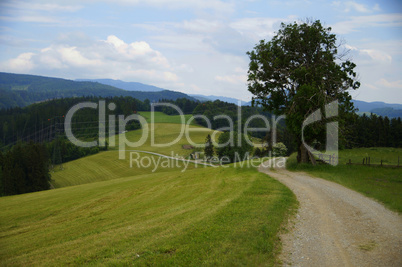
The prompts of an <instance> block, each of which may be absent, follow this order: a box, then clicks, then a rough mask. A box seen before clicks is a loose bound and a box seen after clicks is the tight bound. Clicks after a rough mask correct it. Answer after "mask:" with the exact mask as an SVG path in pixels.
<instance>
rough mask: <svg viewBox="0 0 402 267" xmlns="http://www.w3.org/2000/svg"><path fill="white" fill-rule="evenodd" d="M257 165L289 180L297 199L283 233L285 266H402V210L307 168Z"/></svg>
mask: <svg viewBox="0 0 402 267" xmlns="http://www.w3.org/2000/svg"><path fill="white" fill-rule="evenodd" d="M268 166H270V165H269V163H268V162H265V163H264V164H263V165H261V166H260V168H259V171H261V172H264V173H267V174H269V175H270V176H271V177H273V178H275V179H277V180H279V181H280V182H282V183H283V184H285V185H286V186H288V187H289V188H290V189H291V190H292V191H293V192H294V193H295V195H296V197H297V199H298V201H299V202H300V208H299V210H298V213H297V215H296V219H295V221H294V224H293V225H292V226H290V228H291V229H290V231H289V232H288V233H286V234H283V235H282V236H281V239H282V243H283V252H282V255H281V259H282V261H283V263H284V266H289V265H292V266H402V216H401V215H398V214H397V213H395V212H392V211H390V210H388V209H386V208H385V207H384V206H383V205H381V204H379V203H378V202H376V201H374V200H372V199H369V198H367V197H365V196H363V195H361V194H359V193H357V192H355V191H353V190H350V189H348V188H345V187H343V186H341V185H339V184H336V183H333V182H329V181H326V180H323V179H320V178H313V177H311V176H310V175H308V174H306V173H301V172H289V171H287V170H285V169H283V168H275V170H271V168H270V167H268Z"/></svg>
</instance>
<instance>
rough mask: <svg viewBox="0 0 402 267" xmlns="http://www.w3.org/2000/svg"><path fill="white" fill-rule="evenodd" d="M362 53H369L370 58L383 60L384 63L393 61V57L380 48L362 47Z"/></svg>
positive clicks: (378, 60)
mask: <svg viewBox="0 0 402 267" xmlns="http://www.w3.org/2000/svg"><path fill="white" fill-rule="evenodd" d="M360 52H361V53H363V54H367V55H368V56H369V57H370V58H372V59H373V60H375V61H377V62H382V63H391V62H392V57H391V56H390V55H389V54H387V53H385V52H383V51H379V50H374V49H362V50H360Z"/></svg>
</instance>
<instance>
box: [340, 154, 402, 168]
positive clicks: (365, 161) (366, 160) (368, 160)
mask: <svg viewBox="0 0 402 267" xmlns="http://www.w3.org/2000/svg"><path fill="white" fill-rule="evenodd" d="M346 164H348V165H362V166H377V167H388V168H401V167H402V166H401V165H400V158H399V156H398V164H397V165H390V164H384V162H383V160H382V159H381V160H380V164H375V163H374V164H373V163H371V157H365V158H363V160H362V163H352V160H351V159H349V162H348V163H346Z"/></svg>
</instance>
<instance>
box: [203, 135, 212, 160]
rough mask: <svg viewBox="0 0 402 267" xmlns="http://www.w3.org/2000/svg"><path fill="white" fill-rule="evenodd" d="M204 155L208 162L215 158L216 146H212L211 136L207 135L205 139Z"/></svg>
mask: <svg viewBox="0 0 402 267" xmlns="http://www.w3.org/2000/svg"><path fill="white" fill-rule="evenodd" d="M204 155H205V157H206V158H207V160H210V159H211V158H212V157H213V156H214V145H213V144H212V139H211V135H209V134H208V135H207V138H206V139H205V148H204Z"/></svg>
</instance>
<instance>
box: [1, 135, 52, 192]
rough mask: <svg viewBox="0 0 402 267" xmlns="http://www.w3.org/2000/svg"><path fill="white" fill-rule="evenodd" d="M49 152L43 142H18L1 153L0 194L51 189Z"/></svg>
mask: <svg viewBox="0 0 402 267" xmlns="http://www.w3.org/2000/svg"><path fill="white" fill-rule="evenodd" d="M49 166H50V161H49V153H48V151H47V149H46V147H45V146H44V145H43V144H38V143H32V142H31V143H27V144H20V143H19V144H17V145H15V146H14V147H13V148H12V149H10V150H8V151H7V152H6V153H4V154H3V153H0V195H2V196H7V195H15V194H23V193H29V192H35V191H41V190H47V189H50V183H49V182H50V178H51V176H50V172H49Z"/></svg>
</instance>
